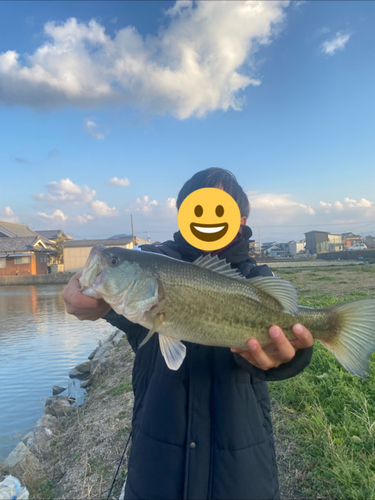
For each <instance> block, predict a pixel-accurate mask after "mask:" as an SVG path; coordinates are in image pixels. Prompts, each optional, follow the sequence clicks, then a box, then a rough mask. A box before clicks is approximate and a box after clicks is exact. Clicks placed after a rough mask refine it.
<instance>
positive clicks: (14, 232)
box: [0, 221, 37, 238]
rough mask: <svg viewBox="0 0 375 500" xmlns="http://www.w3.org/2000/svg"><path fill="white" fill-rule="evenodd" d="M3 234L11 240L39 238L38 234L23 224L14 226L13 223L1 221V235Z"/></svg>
mask: <svg viewBox="0 0 375 500" xmlns="http://www.w3.org/2000/svg"><path fill="white" fill-rule="evenodd" d="M1 232H4V234H6V235H7V236H9V237H11V238H16V237H20V238H24V237H26V236H37V234H36V232H35V231H32V230H31V229H30V228H29V227H27V226H24V225H21V224H13V223H12V222H3V221H0V233H1Z"/></svg>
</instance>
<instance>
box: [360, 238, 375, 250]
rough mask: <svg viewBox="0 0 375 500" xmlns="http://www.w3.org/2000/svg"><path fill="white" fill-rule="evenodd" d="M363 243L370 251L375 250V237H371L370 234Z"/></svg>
mask: <svg viewBox="0 0 375 500" xmlns="http://www.w3.org/2000/svg"><path fill="white" fill-rule="evenodd" d="M363 243H364V244H365V245H366V246H367V248H368V249H369V250H370V249H371V250H375V236H371V235H370V234H369V235H368V236H366V237H365V238H363Z"/></svg>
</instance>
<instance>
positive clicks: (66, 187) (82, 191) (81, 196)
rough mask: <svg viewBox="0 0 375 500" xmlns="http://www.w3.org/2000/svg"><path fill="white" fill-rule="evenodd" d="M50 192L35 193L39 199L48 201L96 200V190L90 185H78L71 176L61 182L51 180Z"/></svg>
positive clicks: (75, 202)
mask: <svg viewBox="0 0 375 500" xmlns="http://www.w3.org/2000/svg"><path fill="white" fill-rule="evenodd" d="M46 188H47V191H48V193H40V194H36V195H34V198H35V199H37V200H38V201H42V202H47V203H74V204H86V203H90V202H92V201H93V200H94V198H95V196H96V191H95V190H94V189H90V188H89V187H88V186H83V187H81V186H78V185H77V184H74V182H72V181H71V180H70V179H69V178H67V179H61V180H60V181H59V182H55V181H53V182H50V183H48V184H47V185H46Z"/></svg>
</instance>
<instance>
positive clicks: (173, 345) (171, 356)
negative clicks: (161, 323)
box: [159, 333, 186, 370]
mask: <svg viewBox="0 0 375 500" xmlns="http://www.w3.org/2000/svg"><path fill="white" fill-rule="evenodd" d="M159 344H160V350H161V353H162V355H163V358H164V359H165V362H166V363H167V366H168V368H170V369H171V370H178V369H179V368H180V366H181V365H182V362H183V361H184V359H185V356H186V346H185V345H184V344H183V343H182V342H180V341H179V340H177V339H175V338H173V337H169V336H168V335H162V334H160V333H159Z"/></svg>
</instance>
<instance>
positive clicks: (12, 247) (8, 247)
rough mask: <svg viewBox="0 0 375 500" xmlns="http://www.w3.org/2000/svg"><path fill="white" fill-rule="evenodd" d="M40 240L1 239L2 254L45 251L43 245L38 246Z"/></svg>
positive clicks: (0, 250) (0, 251)
mask: <svg viewBox="0 0 375 500" xmlns="http://www.w3.org/2000/svg"><path fill="white" fill-rule="evenodd" d="M38 240H39V237H38V236H31V237H30V236H29V237H25V238H0V253H7V252H25V251H31V250H42V249H44V248H43V247H42V246H41V245H36V243H37V241H38Z"/></svg>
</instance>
